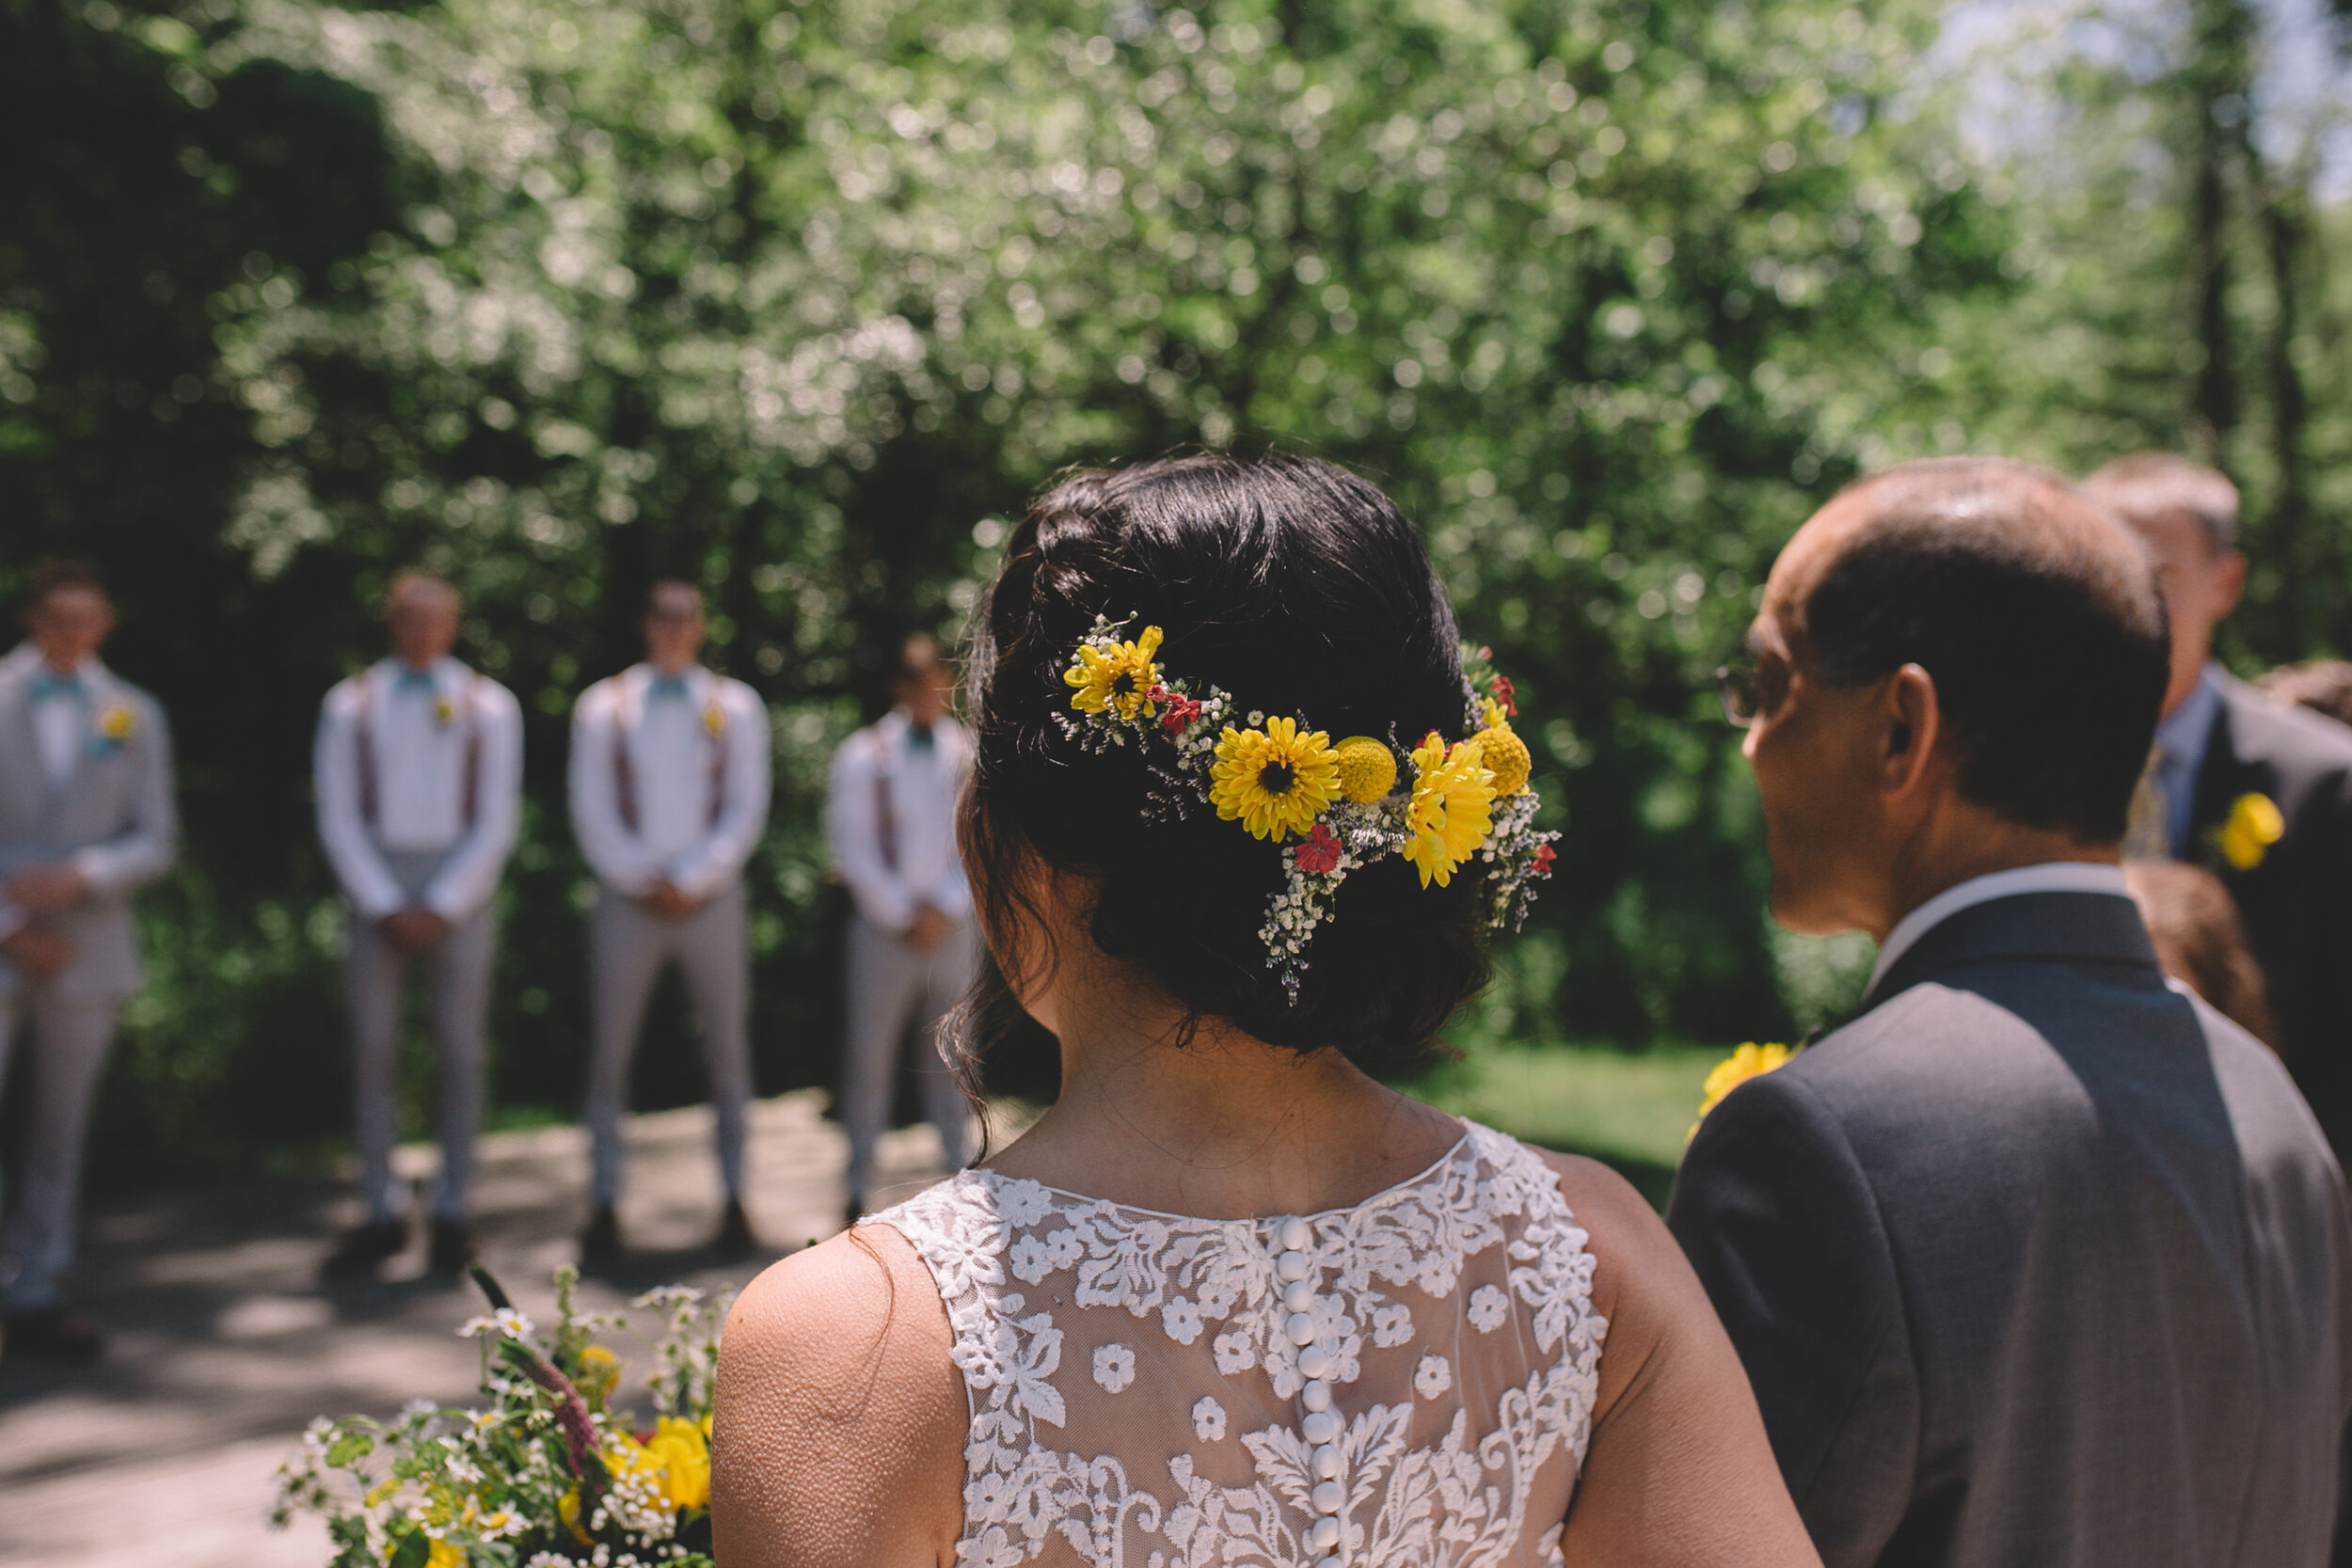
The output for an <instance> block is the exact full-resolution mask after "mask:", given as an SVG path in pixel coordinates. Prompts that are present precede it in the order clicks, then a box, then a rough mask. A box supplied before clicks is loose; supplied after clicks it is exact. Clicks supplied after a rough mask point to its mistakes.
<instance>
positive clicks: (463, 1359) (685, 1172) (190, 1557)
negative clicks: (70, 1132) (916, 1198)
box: [0, 1091, 938, 1568]
mask: <svg viewBox="0 0 2352 1568" xmlns="http://www.w3.org/2000/svg"><path fill="white" fill-rule="evenodd" d="M819 1103H820V1101H819V1099H818V1095H817V1094H816V1092H815V1091H804V1092H802V1093H798V1094H789V1095H785V1096H782V1097H780V1098H778V1099H775V1100H771V1101H762V1102H761V1103H760V1104H758V1105H757V1106H755V1107H754V1110H753V1117H752V1137H753V1144H752V1149H751V1171H752V1178H753V1191H752V1193H751V1194H750V1195H749V1196H748V1198H747V1200H746V1206H747V1208H748V1209H749V1210H750V1212H751V1217H752V1224H753V1227H754V1228H755V1231H756V1232H757V1233H758V1234H759V1236H760V1237H761V1239H762V1240H763V1241H764V1242H765V1243H767V1244H768V1246H769V1247H770V1248H771V1255H772V1253H773V1252H781V1251H783V1250H785V1249H786V1248H787V1247H798V1246H801V1245H803V1244H805V1243H807V1242H808V1241H810V1240H811V1239H814V1238H817V1237H821V1236H827V1235H831V1234H832V1233H833V1232H834V1230H836V1229H837V1228H839V1226H840V1212H839V1211H840V1204H841V1186H840V1174H839V1173H840V1170H841V1164H842V1160H843V1155H844V1147H843V1142H842V1138H841V1134H840V1130H839V1129H838V1128H837V1127H835V1126H834V1124H833V1123H831V1122H828V1121H825V1120H824V1119H822V1117H820V1116H819V1115H818V1108H819ZM629 1139H630V1147H631V1150H632V1159H631V1164H630V1167H629V1178H628V1180H629V1185H628V1198H627V1200H626V1201H625V1202H624V1204H623V1205H622V1210H621V1222H622V1228H623V1230H624V1232H625V1234H626V1235H627V1236H628V1239H629V1241H630V1243H631V1245H632V1248H633V1250H632V1252H631V1254H630V1256H629V1258H628V1260H627V1261H626V1263H625V1265H624V1266H623V1267H622V1268H621V1269H618V1270H615V1271H613V1272H612V1277H610V1278H608V1279H605V1280H600V1281H592V1282H589V1283H588V1284H587V1285H585V1286H584V1287H583V1289H582V1295H583V1299H584V1300H585V1302H586V1304H587V1305H589V1306H590V1307H596V1308H598V1309H610V1308H612V1307H618V1306H622V1305H624V1304H625V1303H626V1302H627V1300H628V1297H629V1296H631V1295H634V1294H635V1293H637V1292H638V1291H643V1290H645V1289H647V1288H648V1287H650V1286H653V1285H657V1284H662V1283H666V1282H668V1281H671V1280H683V1281H685V1282H687V1283H691V1284H695V1285H702V1286H706V1287H716V1286H722V1285H726V1284H736V1283H740V1282H741V1281H743V1280H746V1279H749V1278H750V1277H751V1276H752V1275H754V1274H755V1273H757V1272H758V1270H759V1269H760V1268H761V1267H762V1266H763V1265H764V1264H765V1263H766V1262H767V1261H768V1260H769V1259H768V1258H767V1257H762V1258H759V1259H753V1260H752V1261H750V1262H747V1263H739V1264H735V1265H733V1266H722V1265H721V1264H720V1263H719V1261H718V1260H717V1259H715V1258H713V1256H712V1255H711V1254H710V1253H709V1252H708V1251H707V1250H705V1248H704V1246H703V1245H702V1243H704V1242H705V1241H706V1240H707V1237H708V1235H709V1233H710V1231H711V1229H712V1227H713V1226H714V1224H715V1222H716V1218H717V1213H718V1207H719V1196H720V1195H719V1184H718V1175H717V1171H716V1169H715V1167H714V1165H713V1163H712V1161H711V1158H710V1153H709V1148H710V1143H709V1115H708V1113H707V1111H705V1110H700V1109H696V1110H686V1111H670V1112H662V1113H660V1114H657V1115H653V1116H646V1117H637V1118H635V1120H634V1121H633V1123H632V1125H631V1128H630V1132H629ZM936 1149H937V1145H936V1143H935V1141H934V1140H933V1139H932V1138H931V1135H930V1131H929V1130H928V1129H925V1128H910V1129H906V1130H903V1131H901V1132H893V1133H891V1134H890V1135H889V1137H888V1138H886V1139H885V1140H884V1142H883V1145H882V1152H881V1156H880V1161H879V1164H880V1171H879V1177H880V1181H879V1185H878V1191H877V1193H876V1201H877V1203H883V1202H891V1201H896V1199H897V1198H898V1196H903V1195H904V1194H906V1193H909V1192H912V1191H914V1190H915V1189H916V1188H918V1187H920V1186H921V1185H923V1184H924V1183H925V1182H927V1181H930V1180H933V1179H934V1178H935V1177H936V1176H937V1174H938V1171H937V1167H936V1164H934V1162H935V1158H936ZM401 1159H402V1161H403V1166H404V1169H405V1170H406V1171H408V1172H409V1173H411V1174H421V1173H422V1172H424V1171H426V1170H429V1168H430V1165H431V1155H430V1153H429V1152H428V1151H427V1150H424V1149H421V1148H415V1149H403V1150H402V1151H401ZM480 1171H481V1174H480V1177H479V1180H478V1182H477V1185H476V1188H475V1194H476V1206H477V1210H478V1212H479V1216H480V1229H481V1235H482V1242H483V1261H484V1262H485V1264H487V1265H488V1266H489V1268H490V1269H491V1270H492V1271H493V1272H494V1273H496V1274H497V1275H499V1277H500V1278H501V1280H502V1281H503V1282H504V1283H505V1284H506V1286H507V1288H508V1290H509V1291H511V1292H512V1294H513V1295H514V1296H515V1298H516V1303H517V1305H519V1306H521V1307H523V1308H524V1309H525V1310H526V1311H531V1312H535V1313H541V1314H544V1313H545V1312H546V1311H547V1310H548V1308H549V1307H551V1305H552V1298H553V1292H552V1291H551V1289H550V1287H549V1285H548V1275H550V1273H551V1272H552V1271H553V1270H554V1268H555V1267H556V1265H557V1264H559V1263H562V1262H564V1261H565V1260H567V1259H569V1258H570V1257H571V1256H572V1238H573V1237H574V1236H575V1234H576V1233H577V1232H578V1230H579V1227H580V1225H581V1224H582V1223H583V1222H584V1220H585V1219H586V1211H585V1198H584V1196H582V1195H583V1194H584V1193H585V1192H586V1190H587V1174H588V1172H587V1158H586V1151H585V1148H584V1146H583V1142H582V1138H581V1134H580V1132H579V1131H578V1130H577V1129H574V1128H568V1127H564V1128H548V1129H544V1130H540V1131H534V1132H507V1133H500V1134H496V1135H494V1136H492V1137H489V1138H487V1139H485V1140H484V1144H483V1148H482V1153H481V1164H480ZM357 1217H358V1214H357V1200H356V1199H355V1198H354V1197H353V1196H352V1191H351V1187H350V1184H349V1182H348V1181H340V1182H339V1181H334V1180H326V1179H323V1178H322V1179H313V1180H270V1181H253V1182H249V1183H245V1184H241V1185H235V1186H214V1187H205V1188H199V1189H189V1190H185V1191H180V1192H169V1193H161V1194H149V1195H144V1196H136V1197H125V1198H118V1199H115V1200H111V1201H107V1202H103V1203H101V1204H99V1205H98V1206H97V1207H96V1209H95V1210H94V1212H92V1214H91V1216H90V1221H89V1230H88V1245H87V1254H86V1259H85V1263H84V1268H83V1271H82V1273H83V1283H84V1297H83V1299H84V1302H85V1304H86V1305H87V1307H88V1308H89V1310H90V1314H91V1316H92V1317H93V1318H94V1319H96V1321H97V1322H98V1323H99V1324H100V1325H101V1326H102V1327H103V1328H104V1329H105V1330H106V1331H107V1333H108V1334H109V1336H110V1337H111V1349H110V1352H109V1354H108V1356H107V1359H106V1361H105V1363H104V1364H103V1366H100V1367H97V1368H94V1369H87V1370H65V1369H52V1368H32V1367H24V1366H18V1365H0V1564H7V1565H8V1568H16V1565H19V1564H22V1565H24V1568H32V1565H34V1564H39V1565H40V1568H161V1565H166V1564H167V1565H169V1568H319V1565H321V1564H323V1563H324V1562H325V1561H326V1533H325V1531H324V1530H323V1529H322V1528H319V1527H318V1526H317V1525H316V1524H315V1523H314V1522H310V1521H305V1522H303V1523H302V1524H300V1525H298V1526H297V1527H296V1528H294V1529H292V1530H289V1531H287V1532H285V1533H282V1534H280V1533H276V1532H273V1531H271V1530H270V1529H269V1528H268V1527H267V1525H266V1524H265V1522H264V1519H263V1515H264V1514H265V1513H266V1512H267V1510H268V1508H269V1506H270V1503H271V1500H272V1498H273V1497H274V1495H275V1487H274V1484H273V1476H274V1474H275V1471H276V1469H277V1466H278V1462H279V1461H280V1460H281V1459H283V1458H284V1457H285V1456H286V1454H287V1453H288V1452H289V1451H291V1449H293V1448H294V1444H295V1443H296V1441H297V1440H298V1438H299V1435H300V1433H301V1431H302V1428H303V1427H304V1425H305V1424H306V1423H308V1421H309V1420H310V1418H311V1417H313V1416H317V1415H327V1414H332V1415H342V1414H344V1413H347V1412H352V1411H366V1412H369V1413H371V1414H375V1415H389V1414H390V1413H392V1412H393V1411H396V1410H397V1409H398V1408H399V1407H400V1406H401V1405H402V1404H404V1403H405V1402H407V1401H409V1400H411V1399H418V1398H425V1399H436V1400H442V1401H448V1402H456V1403H463V1402H466V1401H467V1400H468V1399H469V1397H470V1396H471V1395H472V1393H473V1388H474V1378H475V1370H476V1364H475V1350H474V1347H473V1346H472V1345H471V1344H470V1343H469V1342H467V1341H465V1340H462V1339H460V1338H457V1337H456V1334H455V1329H456V1326H457V1325H458V1324H459V1323H462V1322H464V1321H465V1319H466V1318H468V1317H469V1316H470V1315H472V1314H473V1313H474V1312H476V1311H478V1310H480V1305H479V1299H478V1297H477V1296H476V1295H475V1293H474V1292H473V1291H472V1289H471V1288H470V1287H466V1288H464V1289H459V1288H456V1287H453V1286H444V1285H439V1284H435V1283H433V1282H430V1281H427V1280H424V1279H422V1278H421V1277H419V1276H420V1275H421V1272H422V1268H423V1256H422V1248H421V1243H420V1245H419V1246H418V1247H417V1248H416V1249H415V1250H413V1251H412V1253H411V1254H410V1255H409V1256H408V1257H406V1258H403V1259H396V1260H395V1261H394V1262H393V1263H392V1264H391V1265H390V1266H389V1267H388V1268H387V1270H386V1276H387V1277H386V1279H385V1281H384V1282H383V1283H380V1284H366V1285H354V1286H336V1287H332V1288H323V1287H321V1286H320V1285H319V1283H318V1280H317V1271H318V1262H319V1259H320V1258H321V1257H322V1256H323V1255H324V1253H325V1251H326V1238H328V1237H329V1236H331V1235H332V1234H333V1233H334V1231H335V1230H336V1229H337V1228H338V1227H341V1226H342V1225H344V1224H347V1223H349V1222H350V1221H351V1220H353V1219H355V1218H357Z"/></svg>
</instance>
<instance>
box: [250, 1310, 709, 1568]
mask: <svg viewBox="0 0 2352 1568" xmlns="http://www.w3.org/2000/svg"><path fill="white" fill-rule="evenodd" d="M473 1275H474V1278H475V1281H476V1282H477V1283H478V1284H480V1285H481V1287H482V1289H483V1292H484V1294H485V1295H486V1296H488V1297H489V1300H490V1310H489V1311H488V1312H487V1313H485V1314H484V1315H483V1316H481V1317H478V1318H475V1319H474V1320H473V1321H471V1322H470V1323H467V1324H466V1325H465V1327H464V1328H462V1329H460V1330H459V1332H460V1333H462V1334H465V1335H467V1336H469V1337H470V1338H475V1339H478V1340H479V1341H480V1342H481V1345H482V1396H483V1401H482V1403H481V1404H480V1405H479V1406H477V1407H474V1408H469V1409H465V1410H453V1409H444V1408H441V1407H438V1406H436V1405H434V1404H432V1403H430V1402H418V1403H414V1404H411V1405H409V1406H408V1407H407V1408H406V1409H405V1410H404V1411H402V1412H401V1414H400V1416H399V1417H398V1418H395V1419H393V1420H390V1421H377V1420H373V1419H371V1418H367V1417H364V1416H346V1417H344V1418H342V1419H340V1420H329V1419H326V1418H321V1419H319V1420H317V1421H315V1422H313V1423H312V1424H311V1427H310V1432H309V1433H307V1434H306V1435H305V1437H304V1439H303V1448H302V1452H301V1453H300V1454H299V1455H298V1456H296V1457H295V1458H294V1459H293V1460H290V1461H289V1462H288V1463H287V1464H286V1465H284V1466H283V1467H282V1468H281V1470H280V1471H279V1497H278V1508H277V1511H276V1513H275V1514H274V1515H273V1520H274V1522H275V1523H277V1524H278V1525H280V1526H282V1525H284V1524H285V1523H287V1521H288V1520H290V1519H291V1518H292V1517H293V1516H294V1514H295V1513H315V1514H318V1515H320V1516H321V1517H323V1518H324V1519H325V1520H326V1528H327V1535H328V1537H329V1539H330V1540H331V1541H332V1542H333V1543H334V1546H335V1555H334V1556H333V1558H331V1559H330V1560H329V1568H654V1565H655V1564H661V1565H664V1568H710V1563H711V1556H710V1550H711V1548H710V1410H711V1397H712V1388H713V1385H714V1383H715V1381H716V1377H717V1371H718V1364H719V1329H720V1325H721V1324H722V1323H723V1322H724V1321H725V1318H726V1310H727V1307H728V1306H729V1304H730V1303H731V1302H732V1301H733V1299H734V1298H733V1296H732V1294H722V1295H719V1296H715V1297H706V1296H705V1295H704V1294H703V1292H701V1291H696V1290H692V1289H691V1288H689V1287H685V1286H675V1285H673V1286H665V1287H663V1288H662V1289H660V1290H658V1291H651V1292H649V1293H648V1294H646V1295H644V1296H641V1297H639V1298H638V1301H637V1303H636V1305H637V1306H638V1307H640V1308H641V1309H647V1310H651V1311H653V1312H656V1313H658V1314H660V1317H661V1320H662V1330H661V1335H660V1341H659V1343H658V1345H657V1348H656V1350H655V1353H654V1356H655V1365H654V1369H653V1371H652V1375H651V1376H650V1377H649V1378H648V1380H647V1382H648V1385H649V1386H650V1387H651V1388H652V1390H653V1400H654V1409H655V1417H654V1424H653V1426H652V1427H651V1428H650V1429H639V1428H636V1427H635V1426H634V1425H633V1424H632V1418H631V1417H630V1416H629V1414H628V1412H627V1411H625V1410H620V1409H616V1408H614V1407H613V1404H612V1395H613V1393H614V1391H615V1390H616V1389H617V1388H618V1387H619V1386H620V1382H621V1361H620V1357H619V1356H617V1355H615V1354H613V1353H612V1350H611V1349H610V1348H609V1347H608V1346H606V1345H605V1344H603V1343H602V1342H600V1339H599V1336H600V1335H603V1334H605V1333H606V1332H607V1331H609V1330H612V1329H616V1328H620V1327H623V1326H625V1325H624V1323H623V1321H622V1320H621V1319H619V1318H616V1317H606V1316H600V1315H596V1314H593V1313H583V1312H580V1311H579V1310H578V1309H577V1308H576V1307H574V1305H573V1288H574V1286H575V1285H576V1284H577V1283H578V1279H579V1276H578V1275H577V1274H576V1273H575V1272H574V1271H573V1270H571V1269H568V1268H566V1269H560V1270H558V1271H557V1272H556V1275H555V1295H556V1311H555V1323H554V1324H553V1325H552V1326H551V1327H550V1328H549V1329H548V1331H547V1332H545V1333H542V1332H540V1330H539V1329H538V1327H537V1325H536V1324H534V1323H532V1321H531V1319H530V1318H529V1317H528V1316H526V1315H525V1314H523V1313H522V1312H520V1311H518V1310H516V1307H514V1305H513V1304H512V1303H511V1302H509V1301H508V1300H507V1298H506V1294H505V1292H504V1291H501V1289H500V1288H499V1286H498V1283H497V1281H496V1280H494V1279H492V1278H491V1277H490V1275H488V1274H486V1273H485V1272H484V1271H483V1270H481V1269H480V1268H479V1267H477V1268H476V1269H474V1270H473Z"/></svg>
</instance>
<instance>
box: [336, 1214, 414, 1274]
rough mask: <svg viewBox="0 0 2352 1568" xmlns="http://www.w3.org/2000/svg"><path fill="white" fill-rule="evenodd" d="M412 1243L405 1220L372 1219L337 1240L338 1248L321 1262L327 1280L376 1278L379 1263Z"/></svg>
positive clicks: (392, 1256) (356, 1226)
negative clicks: (409, 1239) (409, 1240)
mask: <svg viewBox="0 0 2352 1568" xmlns="http://www.w3.org/2000/svg"><path fill="white" fill-rule="evenodd" d="M407 1245H408V1222H407V1221H406V1220H405V1219H395V1220H370V1221H369V1222H368V1223H367V1224H365V1225H355V1226H353V1227H351V1228H350V1229H349V1230H346V1231H344V1232H343V1234H342V1240H341V1241H338V1242H337V1243H335V1250H334V1251H332V1252H330V1253H328V1254H327V1255H326V1262H324V1263H322V1264H320V1265H319V1275H320V1277H321V1278H324V1279H373V1278H374V1277H375V1271H376V1267H377V1265H379V1264H381V1263H382V1262H383V1261H384V1259H387V1258H394V1257H398V1256H399V1255H400V1253H401V1252H402V1251H403V1250H405V1248H406V1247H407Z"/></svg>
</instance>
